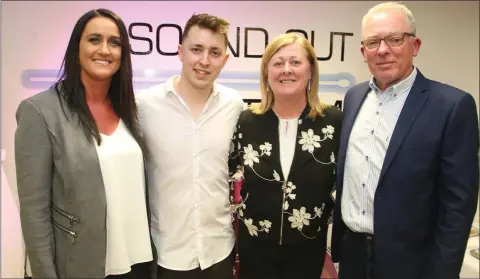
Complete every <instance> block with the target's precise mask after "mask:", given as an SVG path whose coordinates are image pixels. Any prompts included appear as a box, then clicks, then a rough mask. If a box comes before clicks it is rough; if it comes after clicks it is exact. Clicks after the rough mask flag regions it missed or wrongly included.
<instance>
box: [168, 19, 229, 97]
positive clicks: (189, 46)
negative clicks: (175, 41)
mask: <svg viewBox="0 0 480 279" xmlns="http://www.w3.org/2000/svg"><path fill="white" fill-rule="evenodd" d="M225 45H226V43H225V36H224V35H223V34H220V33H215V32H213V31H211V30H209V29H206V28H200V27H198V26H196V25H195V26H192V27H191V29H190V30H189V32H188V35H187V36H186V38H185V40H184V41H183V43H182V44H181V45H179V47H178V56H179V58H180V61H182V79H184V81H185V82H186V83H187V84H188V86H189V87H191V88H194V89H199V90H204V89H210V88H211V87H212V86H213V83H214V81H215V79H216V78H217V77H218V75H219V74H220V71H221V70H222V68H223V66H224V65H225V63H226V62H227V59H228V56H229V55H228V54H227V53H226V51H227V50H226V46H225Z"/></svg>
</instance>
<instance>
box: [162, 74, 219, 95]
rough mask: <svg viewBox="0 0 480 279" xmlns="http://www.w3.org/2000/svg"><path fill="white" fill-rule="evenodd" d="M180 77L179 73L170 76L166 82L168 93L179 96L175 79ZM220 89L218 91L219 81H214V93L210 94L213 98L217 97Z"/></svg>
mask: <svg viewBox="0 0 480 279" xmlns="http://www.w3.org/2000/svg"><path fill="white" fill-rule="evenodd" d="M179 78H180V76H179V75H175V76H173V77H171V78H169V79H168V80H167V82H166V87H165V89H166V93H167V94H168V93H170V94H174V95H176V96H178V93H177V90H176V89H175V81H176V80H178V79H179ZM218 93H219V91H218V86H217V83H216V82H214V83H213V89H212V94H211V95H210V96H211V97H212V98H213V97H216V96H217V95H218Z"/></svg>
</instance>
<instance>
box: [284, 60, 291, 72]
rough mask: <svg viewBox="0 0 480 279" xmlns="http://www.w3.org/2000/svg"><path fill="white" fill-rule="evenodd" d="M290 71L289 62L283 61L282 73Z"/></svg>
mask: <svg viewBox="0 0 480 279" xmlns="http://www.w3.org/2000/svg"><path fill="white" fill-rule="evenodd" d="M290 72H291V71H290V64H289V63H288V62H286V63H285V68H284V69H283V74H285V75H286V74H289V73H290Z"/></svg>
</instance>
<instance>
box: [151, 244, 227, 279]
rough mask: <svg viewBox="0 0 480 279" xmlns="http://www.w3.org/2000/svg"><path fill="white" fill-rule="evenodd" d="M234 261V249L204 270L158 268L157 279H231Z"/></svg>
mask: <svg viewBox="0 0 480 279" xmlns="http://www.w3.org/2000/svg"><path fill="white" fill-rule="evenodd" d="M234 261H235V249H233V251H232V253H230V255H229V256H228V257H227V258H226V259H224V260H222V261H221V262H218V263H216V264H214V265H212V266H210V267H208V268H206V269H203V270H202V269H200V268H196V269H193V270H187V271H179V270H170V269H166V268H164V267H161V266H158V276H157V278H158V279H233V263H234Z"/></svg>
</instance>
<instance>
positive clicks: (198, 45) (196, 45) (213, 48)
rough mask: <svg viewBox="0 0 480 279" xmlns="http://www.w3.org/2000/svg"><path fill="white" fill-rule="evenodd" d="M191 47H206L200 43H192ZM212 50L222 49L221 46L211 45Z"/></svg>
mask: <svg viewBox="0 0 480 279" xmlns="http://www.w3.org/2000/svg"><path fill="white" fill-rule="evenodd" d="M190 47H198V48H205V47H204V46H203V45H200V44H192V45H191V46H190ZM210 49H211V50H220V51H221V50H222V49H221V48H219V47H211V48H210Z"/></svg>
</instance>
